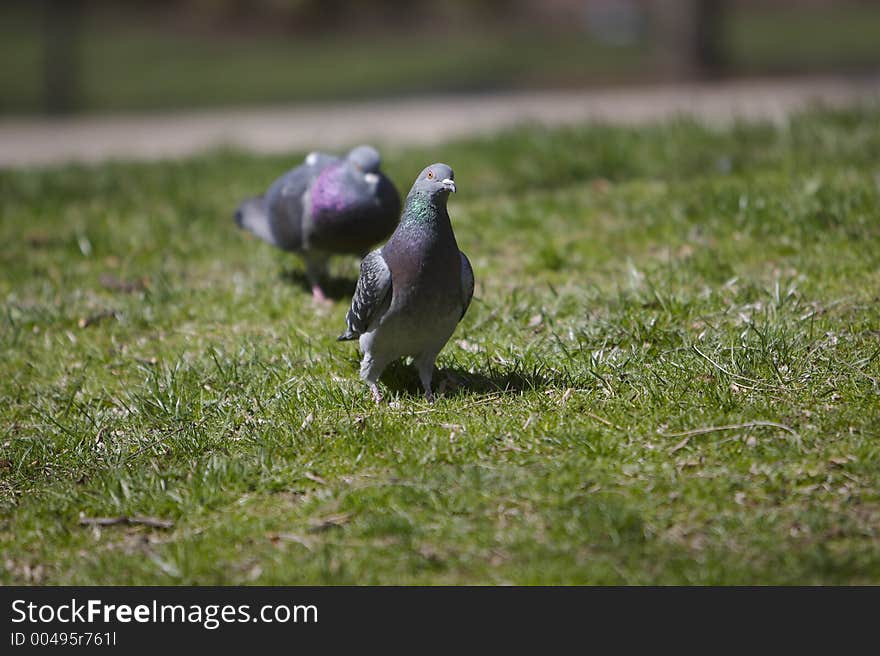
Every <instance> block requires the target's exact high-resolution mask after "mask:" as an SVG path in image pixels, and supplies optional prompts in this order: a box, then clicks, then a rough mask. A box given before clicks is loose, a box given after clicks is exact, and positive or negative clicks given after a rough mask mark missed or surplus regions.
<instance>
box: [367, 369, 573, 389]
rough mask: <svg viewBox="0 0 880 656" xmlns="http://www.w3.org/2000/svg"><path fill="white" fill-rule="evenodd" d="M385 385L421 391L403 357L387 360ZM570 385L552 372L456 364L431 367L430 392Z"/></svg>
mask: <svg viewBox="0 0 880 656" xmlns="http://www.w3.org/2000/svg"><path fill="white" fill-rule="evenodd" d="M381 382H382V384H383V385H384V386H385V388H386V389H387V390H388V391H390V392H393V393H395V394H410V395H413V396H422V395H423V394H424V392H423V390H422V385H421V383H420V382H419V376H418V373H417V372H416V369H415V367H413V366H412V365H408V364H406V363H405V361H404V360H397V361H396V362H393V363H391V364H390V365H389V366H388V368H387V369H386V370H385V371H384V373H383V374H382V378H381ZM571 386H572V381H571V379H570V377H569V376H566V375H564V374H559V373H556V372H542V371H539V370H537V369H536V370H532V371H526V370H522V369H513V368H512V369H509V370H493V371H489V372H485V373H480V372H471V371H466V370H464V369H462V368H460V367H445V368H442V369H440V368H437V367H435V368H434V380H433V388H434V394H435V395H437V396H444V397H449V398H454V397H458V396H487V395H490V394H498V393H501V394H513V395H516V394H521V393H523V392H531V391H539V390H545V389H556V388H558V389H565V388H567V387H571Z"/></svg>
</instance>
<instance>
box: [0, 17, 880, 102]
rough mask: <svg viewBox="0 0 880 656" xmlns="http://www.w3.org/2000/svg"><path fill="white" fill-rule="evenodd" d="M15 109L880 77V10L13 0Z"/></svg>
mask: <svg viewBox="0 0 880 656" xmlns="http://www.w3.org/2000/svg"><path fill="white" fill-rule="evenodd" d="M0 62H2V63H0V112H2V113H6V114H10V113H13V114H22V113H24V114H27V113H36V112H50V113H68V112H82V111H101V112H105V111H120V110H160V109H180V108H188V107H212V106H241V105H254V104H273V103H289V102H308V101H322V100H351V99H363V98H379V97H388V96H403V95H410V94H422V93H426V92H471V91H494V90H503V89H522V88H527V89H528V88H535V89H547V88H556V89H558V88H564V89H570V88H583V87H585V86H588V85H595V84H603V85H608V84H617V83H631V82H652V81H658V82H659V81H664V82H668V81H671V80H690V79H714V78H719V77H729V76H741V75H749V76H755V75H761V76H763V75H774V74H786V75H789V74H799V73H810V72H836V73H839V72H846V73H856V74H858V73H863V72H874V71H876V70H878V68H880V2H875V1H873V0H767V1H764V2H761V1H758V0H444V1H443V2H436V1H429V0H368V1H364V0H361V1H358V0H250V1H247V0H127V1H125V2H120V1H117V2H113V1H111V0H4V2H3V3H2V4H0Z"/></svg>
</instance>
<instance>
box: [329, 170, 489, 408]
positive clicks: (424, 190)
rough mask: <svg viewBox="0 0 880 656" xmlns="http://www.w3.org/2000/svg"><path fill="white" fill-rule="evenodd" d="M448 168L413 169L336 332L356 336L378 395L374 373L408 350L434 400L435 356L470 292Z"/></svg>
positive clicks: (369, 382)
mask: <svg viewBox="0 0 880 656" xmlns="http://www.w3.org/2000/svg"><path fill="white" fill-rule="evenodd" d="M454 179H455V178H454V175H453V172H452V169H451V168H449V167H448V166H447V165H446V164H432V165H431V166H429V167H427V168H426V169H425V170H424V171H422V172H421V173H420V174H419V177H418V178H417V179H416V181H415V184H413V186H412V189H411V190H410V192H409V195H407V197H406V203H405V205H404V208H403V216H402V217H401V218H400V224H399V225H398V226H397V229H396V230H395V231H394V234H393V235H391V239H389V240H388V243H387V244H385V245H384V246H382V247H381V248H380V249H378V250H375V251H373V252H372V253H370V254H369V255H367V256H366V257H365V258H364V260H363V262H361V273H360V277H359V278H358V281H357V287H356V288H355V292H354V298H353V299H352V302H351V309H350V310H349V311H348V314H347V315H346V317H345V321H346V324H347V326H348V327H347V330H346V331H345V333H344V334H342V335H340V336H339V340H340V341H343V340H353V339H356V338H359V340H360V347H361V350H362V351H363V354H364V359H363V362H362V363H361V378H363V379H364V380H365V381H366V383H367V385H369V387H370V390H371V391H372V393H373V398H374V399H375V400H376V401H377V402H378V401H381V399H382V396H381V394H380V393H379V388H378V384H377V383H378V380H379V376H380V375H381V374H382V371H383V370H384V369H385V367H387V366H388V364H389V363H391V362H392V361H394V360H396V359H398V358H401V357H406V356H411V357H412V358H413V359H414V361H415V365H416V367H417V368H418V371H419V378H420V379H421V381H422V386H423V387H424V388H425V398H427V399H428V401H432V400H433V395H432V393H431V377H432V376H433V373H434V361H435V360H436V359H437V354H438V353H440V349H442V348H443V347H444V346H445V344H446V342H447V341H449V338H450V337H451V336H452V333H453V331H454V330H455V327H456V326H457V325H458V322H459V321H461V319H462V317H464V313H465V312H466V311H467V309H468V305H470V302H471V298H472V297H473V295H474V272H473V269H471V263H470V262H469V261H468V259H467V257H466V256H465V254H464V253H462V252H461V251H460V250H458V244H457V243H456V241H455V234H454V233H453V232H452V224H451V223H450V222H449V214H448V213H447V211H446V200H447V198H448V197H449V192H450V191H451V192H454V191H455V182H454Z"/></svg>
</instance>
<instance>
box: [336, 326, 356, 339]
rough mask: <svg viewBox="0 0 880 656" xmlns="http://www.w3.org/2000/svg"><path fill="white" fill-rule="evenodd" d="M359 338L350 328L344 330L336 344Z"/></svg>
mask: <svg viewBox="0 0 880 656" xmlns="http://www.w3.org/2000/svg"><path fill="white" fill-rule="evenodd" d="M358 337H360V335H358V334H357V333H356V332H353V331H352V329H351V328H346V330H345V332H344V333H342V334H341V335H340V336H339V337H337V338H336V341H337V342H350V341H353V340H355V339H357V338H358Z"/></svg>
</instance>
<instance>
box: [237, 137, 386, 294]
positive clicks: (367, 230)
mask: <svg viewBox="0 0 880 656" xmlns="http://www.w3.org/2000/svg"><path fill="white" fill-rule="evenodd" d="M380 163H381V161H380V157H379V153H378V152H377V151H376V149H375V148H372V147H371V146H358V147H357V148H354V149H353V150H351V151H350V152H349V153H348V154H347V155H346V156H345V157H344V158H339V157H334V156H333V155H328V154H326V153H319V152H314V153H311V154H309V155H308V156H307V157H306V158H305V161H304V162H303V163H302V164H300V165H299V166H297V167H296V168H294V169H292V170H291V171H288V172H287V173H285V174H284V175H283V176H281V177H280V178H278V179H277V180H276V181H275V182H274V183H272V186H270V187H269V190H268V191H267V192H266V193H265V194H264V195H263V196H258V197H256V198H249V199H247V200H245V201H244V202H242V203H241V205H240V206H239V207H238V210H237V211H236V212H235V222H236V223H237V224H238V226H239V227H240V228H244V229H245V230H248V231H250V232H252V233H253V234H255V235H256V236H257V237H259V238H260V239H262V240H263V241H266V242H268V243H270V244H273V245H274V246H278V247H279V248H281V249H283V250H286V251H292V252H296V253H300V254H301V255H302V256H303V259H304V260H305V264H306V277H307V278H308V281H309V284H310V285H311V287H312V295H313V297H314V298H315V300H316V301H326V299H327V297H326V294H325V293H324V288H323V286H322V285H323V283H324V282H325V281H326V278H327V260H328V259H329V257H330V255H331V254H340V253H351V254H355V255H358V256H361V257H362V256H363V255H365V254H366V253H367V252H368V251H369V250H370V248H372V247H373V246H374V245H375V244H378V243H380V242H382V241H383V240H385V239H387V238H388V235H390V234H391V232H392V231H393V230H394V228H395V226H396V225H397V221H398V217H399V216H400V194H399V192H398V191H397V189H396V188H395V186H394V183H393V182H391V180H389V179H388V178H387V177H386V176H385V175H383V174H382V172H381V171H380Z"/></svg>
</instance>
